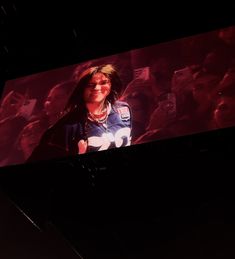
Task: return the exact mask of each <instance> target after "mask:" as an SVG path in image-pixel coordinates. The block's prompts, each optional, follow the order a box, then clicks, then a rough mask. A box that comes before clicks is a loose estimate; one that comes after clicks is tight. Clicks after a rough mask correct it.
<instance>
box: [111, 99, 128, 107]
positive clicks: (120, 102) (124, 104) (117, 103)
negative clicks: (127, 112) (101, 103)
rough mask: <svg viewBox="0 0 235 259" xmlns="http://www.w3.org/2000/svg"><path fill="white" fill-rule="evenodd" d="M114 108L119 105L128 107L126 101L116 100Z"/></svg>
mask: <svg viewBox="0 0 235 259" xmlns="http://www.w3.org/2000/svg"><path fill="white" fill-rule="evenodd" d="M113 106H114V107H115V108H120V107H125V106H126V107H129V104H128V103H127V102H123V101H116V102H115V103H114V105H113Z"/></svg>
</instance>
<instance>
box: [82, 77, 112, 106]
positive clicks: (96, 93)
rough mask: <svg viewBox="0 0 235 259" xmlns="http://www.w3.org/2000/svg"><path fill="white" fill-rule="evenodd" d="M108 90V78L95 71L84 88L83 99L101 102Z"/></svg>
mask: <svg viewBox="0 0 235 259" xmlns="http://www.w3.org/2000/svg"><path fill="white" fill-rule="evenodd" d="M110 91H111V82H110V79H109V78H108V77H107V76H105V75H104V74H102V73H97V74H95V75H94V76H93V77H92V78H91V80H90V82H89V83H88V85H87V86H86V88H85V90H84V93H83V97H84V101H85V103H102V102H104V101H105V99H106V97H107V96H108V95H109V93H110Z"/></svg>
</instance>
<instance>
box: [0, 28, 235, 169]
mask: <svg viewBox="0 0 235 259" xmlns="http://www.w3.org/2000/svg"><path fill="white" fill-rule="evenodd" d="M103 63H106V64H107V63H110V64H113V65H114V66H115V67H116V69H117V71H118V72H119V74H120V77H121V79H122V81H123V84H124V86H125V88H124V91H123V95H122V97H121V100H124V101H126V102H127V103H128V104H129V105H130V107H131V110H132V134H133V135H132V144H140V143H145V142H148V141H153V140H158V139H164V138H172V137H177V136H182V135H187V134H193V133H197V132H203V131H208V130H214V129H218V128H224V127H231V126H235V27H229V28H224V29H220V30H217V31H213V32H208V33H203V34H200V35H196V36H191V37H187V38H183V39H179V40H175V41H171V42H167V43H161V44H157V45H154V46H150V47H146V48H142V49H137V50H131V51H129V52H125V53H121V54H117V55H113V56H110V57H105V58H100V59H97V60H93V61H88V62H84V63H82V64H79V65H73V66H70V67H66V68H62V69H58V70H53V71H48V72H44V73H42V74H37V75H33V76H28V77H25V78H22V79H16V80H10V81H8V82H7V84H6V86H5V92H4V94H3V96H2V99H1V106H0V135H1V138H0V166H5V165H12V164H20V163H24V162H25V161H26V160H27V158H28V157H29V156H30V154H31V153H32V151H33V150H34V148H35V147H36V146H37V144H38V143H39V141H40V138H41V136H42V135H43V133H44V132H45V131H46V130H47V129H48V128H49V127H51V126H53V125H54V124H55V123H56V122H57V121H58V119H60V118H61V117H62V116H63V111H64V107H65V105H66V103H67V100H68V98H69V96H70V94H71V92H72V91H73V89H74V88H75V87H76V82H77V78H78V77H79V75H80V73H81V72H82V71H83V70H84V69H85V68H87V67H88V66H91V65H92V66H94V65H100V64H103Z"/></svg>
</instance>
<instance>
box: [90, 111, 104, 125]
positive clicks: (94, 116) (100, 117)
mask: <svg viewBox="0 0 235 259" xmlns="http://www.w3.org/2000/svg"><path fill="white" fill-rule="evenodd" d="M88 118H89V119H90V120H92V121H95V122H97V123H104V122H106V120H107V118H108V111H107V108H105V109H104V110H103V112H101V113H100V114H94V113H92V112H89V113H88Z"/></svg>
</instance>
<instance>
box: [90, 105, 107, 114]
mask: <svg viewBox="0 0 235 259" xmlns="http://www.w3.org/2000/svg"><path fill="white" fill-rule="evenodd" d="M86 107H87V110H88V111H89V112H90V113H92V114H95V115H99V114H100V113H102V112H103V111H104V109H105V104H104V102H102V103H87V104H86Z"/></svg>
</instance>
